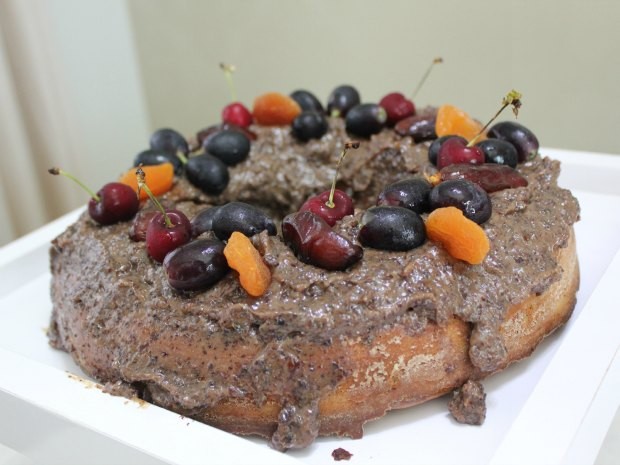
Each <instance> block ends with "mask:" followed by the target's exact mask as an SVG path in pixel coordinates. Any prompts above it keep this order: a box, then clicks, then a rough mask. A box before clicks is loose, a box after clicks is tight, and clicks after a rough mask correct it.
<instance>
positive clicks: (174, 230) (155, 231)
mask: <svg viewBox="0 0 620 465" xmlns="http://www.w3.org/2000/svg"><path fill="white" fill-rule="evenodd" d="M166 214H167V215H168V218H170V221H171V222H172V227H168V226H167V225H166V223H165V220H164V214H163V213H162V212H158V213H157V214H156V215H155V216H153V218H152V219H151V221H150V222H149V225H148V227H147V228H146V251H147V253H148V254H149V256H150V257H151V258H152V259H153V260H155V261H157V262H160V263H161V262H162V261H163V260H164V258H165V257H166V255H167V254H168V253H170V252H172V251H173V250H174V249H176V248H177V247H180V246H182V245H183V244H186V243H187V242H189V240H190V239H191V237H192V226H191V224H190V222H189V220H188V219H187V216H185V214H184V213H183V212H181V211H179V210H174V209H172V210H166Z"/></svg>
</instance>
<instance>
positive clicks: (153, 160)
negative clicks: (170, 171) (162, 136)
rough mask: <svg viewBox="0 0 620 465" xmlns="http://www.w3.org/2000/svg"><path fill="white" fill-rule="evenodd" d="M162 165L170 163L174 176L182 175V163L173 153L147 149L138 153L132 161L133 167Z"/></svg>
mask: <svg viewBox="0 0 620 465" xmlns="http://www.w3.org/2000/svg"><path fill="white" fill-rule="evenodd" d="M162 163H172V166H174V174H176V175H177V176H180V175H181V174H183V162H182V161H181V160H180V159H179V157H177V156H176V154H174V153H170V152H162V151H158V150H153V149H148V150H144V151H143V152H140V153H139V154H138V155H136V157H135V158H134V159H133V166H136V167H137V166H140V165H144V166H148V165H161V164H162Z"/></svg>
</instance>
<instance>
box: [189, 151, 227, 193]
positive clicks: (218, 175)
mask: <svg viewBox="0 0 620 465" xmlns="http://www.w3.org/2000/svg"><path fill="white" fill-rule="evenodd" d="M185 176H186V177H187V179H188V181H189V182H191V183H192V184H193V185H194V186H196V187H198V188H199V189H200V190H202V191H203V192H204V193H205V194H209V195H219V194H221V193H222V192H224V189H226V186H228V182H229V180H230V175H229V173H228V167H227V166H226V164H225V163H224V162H223V161H222V160H220V159H219V158H216V157H214V156H213V155H210V154H208V153H203V154H201V155H197V156H195V157H191V158H190V159H189V160H188V161H187V164H186V165H185Z"/></svg>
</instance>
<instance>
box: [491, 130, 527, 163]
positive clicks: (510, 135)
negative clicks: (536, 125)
mask: <svg viewBox="0 0 620 465" xmlns="http://www.w3.org/2000/svg"><path fill="white" fill-rule="evenodd" d="M487 136H488V137H489V138H491V139H503V140H505V141H508V142H510V143H511V144H512V145H514V146H515V148H516V149H517V153H518V154H519V161H520V162H523V161H526V160H529V159H530V158H532V157H533V156H534V155H536V154H537V153H538V148H539V144H538V139H537V138H536V136H535V135H534V133H533V132H532V131H530V130H529V129H528V128H526V127H525V126H523V125H521V124H519V123H515V122H514V121H503V122H501V123H497V124H495V125H493V126H491V128H490V129H489V132H488V133H487Z"/></svg>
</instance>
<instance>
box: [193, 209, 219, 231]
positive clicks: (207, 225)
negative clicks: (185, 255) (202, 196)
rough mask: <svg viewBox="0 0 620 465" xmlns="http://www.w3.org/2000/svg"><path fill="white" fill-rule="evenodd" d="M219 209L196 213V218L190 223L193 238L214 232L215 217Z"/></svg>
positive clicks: (203, 210)
mask: <svg viewBox="0 0 620 465" xmlns="http://www.w3.org/2000/svg"><path fill="white" fill-rule="evenodd" d="M219 208H220V207H218V206H215V207H208V208H203V209H202V210H200V211H199V212H198V213H196V216H194V217H193V218H192V219H191V221H190V223H191V225H192V236H193V237H198V236H200V235H201V234H203V233H205V232H207V231H212V230H213V217H214V216H215V213H216V212H217V210H218V209H219Z"/></svg>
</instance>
